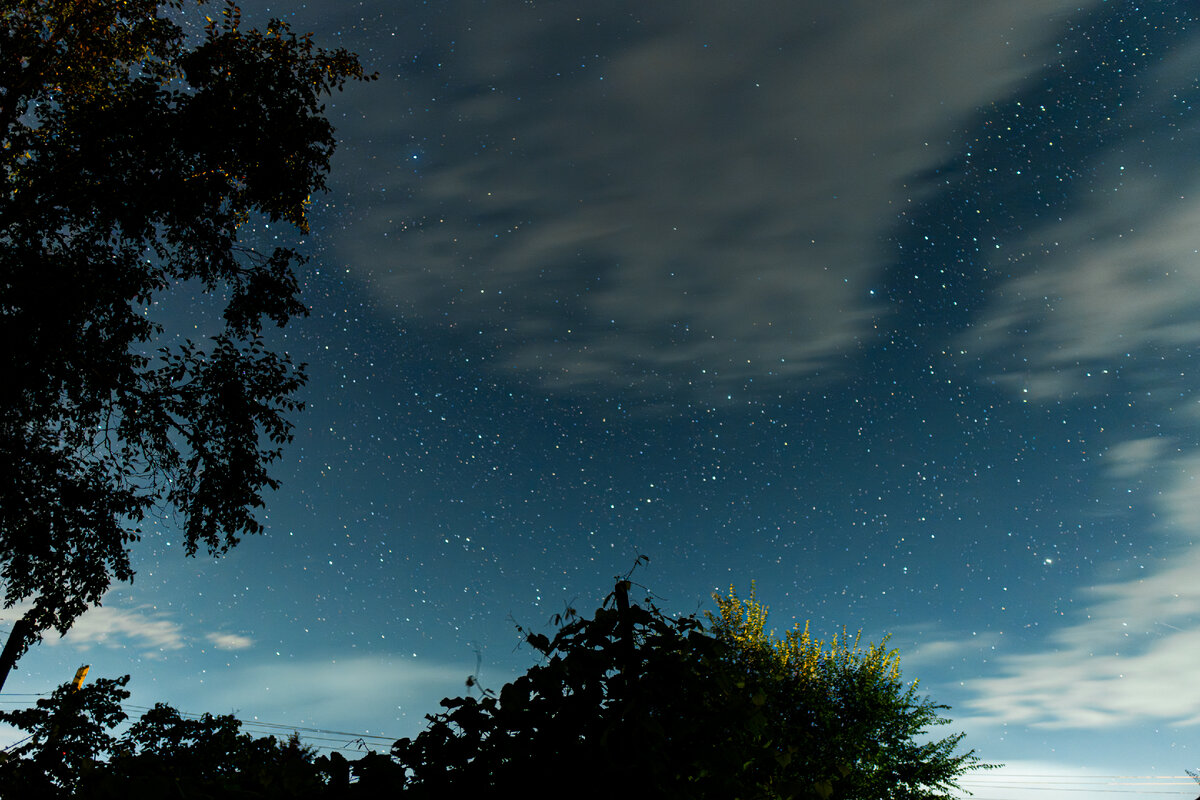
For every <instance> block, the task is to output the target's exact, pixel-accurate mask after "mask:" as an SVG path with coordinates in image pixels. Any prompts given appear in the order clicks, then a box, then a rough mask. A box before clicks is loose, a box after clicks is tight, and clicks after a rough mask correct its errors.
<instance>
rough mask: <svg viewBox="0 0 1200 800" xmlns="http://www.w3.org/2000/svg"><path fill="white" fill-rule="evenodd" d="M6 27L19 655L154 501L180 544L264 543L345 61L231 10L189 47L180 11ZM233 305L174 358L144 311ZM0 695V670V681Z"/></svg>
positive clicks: (44, 17)
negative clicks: (275, 330) (197, 293)
mask: <svg viewBox="0 0 1200 800" xmlns="http://www.w3.org/2000/svg"><path fill="white" fill-rule="evenodd" d="M3 7H4V13H3V14H2V15H0V138H2V142H0V179H2V180H3V190H2V191H0V341H3V342H4V348H3V351H4V356H3V362H0V373H2V380H0V579H2V582H3V584H4V595H3V600H4V603H5V607H12V606H13V605H15V604H17V603H20V602H23V601H30V602H32V609H31V610H30V611H29V612H28V613H27V614H26V615H25V617H24V619H25V620H26V621H27V622H28V625H27V626H24V627H23V628H22V630H23V631H26V632H27V635H26V636H25V641H23V642H21V643H20V645H21V646H20V648H19V651H20V652H23V651H24V649H25V648H26V647H28V645H29V644H30V643H31V642H32V641H34V640H35V639H36V637H37V635H39V634H40V633H42V632H43V631H46V630H49V629H51V628H55V629H57V630H59V631H60V632H65V631H66V630H67V629H68V628H69V627H70V625H71V623H72V622H73V621H74V620H75V619H76V618H77V617H78V616H79V614H81V613H82V612H83V611H84V610H85V609H86V608H87V607H88V606H90V605H92V604H94V603H97V602H99V600H100V597H101V596H102V595H103V593H104V592H105V590H107V589H108V587H109V585H110V582H111V581H112V580H113V579H116V580H121V581H128V580H130V579H132V577H133V572H132V569H131V567H130V560H129V547H130V544H131V543H132V542H133V541H134V540H136V539H137V538H138V536H139V533H140V531H139V528H138V523H139V521H141V520H142V519H143V518H144V516H145V515H146V513H147V512H148V511H150V510H151V509H152V508H155V507H163V508H165V509H170V510H172V511H173V512H174V513H176V514H177V515H178V516H179V519H180V520H181V522H182V526H183V536H184V544H185V548H186V550H187V552H188V554H190V555H194V554H195V553H196V551H197V549H198V548H201V547H203V548H205V549H207V550H208V551H210V552H212V553H213V554H219V553H221V552H223V551H225V550H226V549H228V548H229V547H231V546H233V545H235V544H236V543H237V542H238V540H239V537H241V536H243V535H245V534H251V533H256V532H259V531H260V530H261V529H262V525H261V523H260V522H258V520H257V519H256V517H255V512H254V509H256V508H257V507H260V506H261V505H262V504H263V492H264V490H265V489H273V488H275V486H276V482H275V480H274V479H273V478H272V477H271V476H270V475H269V473H268V470H267V468H268V466H269V465H270V464H271V462H273V461H275V460H276V459H277V458H278V457H279V455H280V449H279V448H280V446H281V445H282V444H284V443H286V442H287V441H289V440H290V438H291V424H290V423H289V421H288V420H287V416H286V415H287V414H288V412H292V411H294V410H296V409H297V408H298V406H299V403H298V402H297V399H296V392H297V390H298V389H299V388H300V387H301V385H302V384H303V381H304V373H303V365H297V364H294V363H293V362H292V361H291V360H290V358H289V357H288V356H287V354H286V353H278V352H274V351H273V350H272V349H270V348H269V347H268V346H267V344H266V343H265V342H264V338H263V328H264V324H265V323H266V322H270V323H274V324H276V325H283V324H285V323H286V322H287V321H288V320H289V319H290V318H292V317H294V316H296V315H303V314H305V313H306V310H305V307H304V305H303V304H302V303H301V302H300V299H299V297H298V284H297V278H296V274H295V271H294V268H295V267H296V265H298V264H299V263H300V262H301V258H300V256H299V255H298V254H297V253H296V252H295V251H294V250H292V249H290V248H288V247H276V248H273V249H271V250H269V251H267V252H259V251H256V250H254V249H252V248H251V247H249V246H247V244H246V243H245V242H244V241H242V240H241V239H240V238H239V237H240V236H241V230H242V228H243V226H244V225H245V224H246V223H247V222H248V221H251V220H253V219H258V220H262V221H267V222H271V223H274V222H281V223H287V224H290V225H291V226H294V227H295V228H297V229H299V230H300V231H305V230H306V229H307V221H306V217H305V211H306V208H307V206H308V204H309V202H310V197H311V195H312V194H313V193H314V192H317V191H320V190H322V189H323V188H324V186H325V174H326V172H327V171H328V168H329V159H330V156H331V154H332V152H333V147H334V137H333V129H332V127H331V126H330V123H329V122H328V120H327V119H326V118H325V116H324V113H323V112H324V107H323V106H322V105H321V102H322V97H323V96H324V95H327V94H329V93H330V92H332V91H334V90H336V89H340V88H341V87H342V85H343V84H344V83H345V81H347V80H351V79H362V78H364V77H365V76H364V75H363V70H362V68H361V66H360V65H359V63H358V61H357V59H356V58H355V57H354V56H353V55H352V54H350V53H347V52H346V51H344V50H337V51H326V50H322V49H320V48H318V47H316V46H315V45H314V44H313V43H312V42H311V41H310V40H309V38H308V37H302V36H297V35H295V34H294V33H292V32H291V31H290V30H289V29H288V27H287V26H286V25H285V24H283V23H281V22H277V21H275V22H271V23H269V24H268V25H267V27H266V29H265V30H264V31H256V30H246V29H243V28H242V27H241V22H240V13H239V12H238V10H237V8H236V7H234V6H232V5H227V6H226V7H225V8H224V9H223V10H222V11H221V12H220V13H215V12H214V13H215V17H216V19H214V20H210V22H209V24H208V27H207V30H206V31H205V33H204V36H203V37H202V39H201V40H200V41H199V42H198V43H196V44H195V46H189V43H188V42H187V40H186V39H185V36H184V32H183V30H182V29H181V27H180V26H179V25H178V24H176V22H174V21H172V20H171V19H170V18H169V16H168V14H174V16H175V17H178V16H179V15H180V14H181V13H184V10H183V4H182V2H180V0H169V1H167V2H160V0H122V2H112V1H111V0H8V2H5V3H4V4H3ZM183 284H188V285H190V286H193V287H197V288H198V289H200V290H202V291H204V292H206V293H208V294H209V295H211V296H212V298H213V302H214V303H216V302H218V301H217V298H223V299H222V300H221V301H220V302H221V304H222V305H221V307H222V308H223V322H222V323H220V324H219V328H220V329H219V331H218V332H217V333H215V335H213V336H212V337H211V338H209V339H207V340H204V341H184V342H182V343H177V344H170V345H169V346H164V345H163V343H161V342H159V341H157V340H159V339H160V337H161V335H162V333H163V327H162V325H161V323H160V322H159V321H156V320H155V319H154V318H153V317H152V316H151V314H152V312H153V310H154V309H153V305H154V302H155V299H156V298H158V297H159V296H160V295H161V294H162V293H163V292H165V291H167V290H169V289H171V288H172V287H178V286H180V285H183ZM0 680H2V678H0Z"/></svg>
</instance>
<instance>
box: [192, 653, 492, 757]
mask: <svg viewBox="0 0 1200 800" xmlns="http://www.w3.org/2000/svg"><path fill="white" fill-rule="evenodd" d="M470 672H471V670H470V669H469V665H467V664H463V665H453V664H442V663H434V662H429V663H426V662H423V661H418V660H416V659H411V658H406V657H403V656H387V655H378V656H352V657H347V658H338V659H297V660H291V659H289V660H287V661H282V660H281V661H278V662H270V661H265V662H259V663H253V664H240V665H238V666H235V667H233V668H231V669H230V670H229V671H227V672H225V673H223V677H222V678H221V680H219V681H210V682H209V683H207V684H206V685H205V686H204V687H197V686H189V687H188V688H187V692H188V693H189V694H190V695H191V696H192V697H191V699H190V700H189V702H192V703H195V704H196V706H197V707H201V708H208V709H236V710H237V714H238V716H239V717H240V718H241V719H246V720H250V719H255V718H257V719H264V720H290V721H292V722H293V723H295V724H304V725H317V726H322V727H326V726H327V727H339V728H342V729H347V730H356V731H359V732H363V733H372V734H383V735H388V736H395V737H400V736H414V735H416V734H417V733H418V732H419V731H420V730H422V729H423V728H424V723H425V719H424V715H425V714H426V713H432V712H436V711H438V710H439V709H438V707H437V701H436V699H434V698H441V697H447V696H457V695H460V694H462V692H463V681H464V678H465V677H466V676H467V675H468V674H469V673H470ZM350 720H353V722H350ZM346 726H351V727H346Z"/></svg>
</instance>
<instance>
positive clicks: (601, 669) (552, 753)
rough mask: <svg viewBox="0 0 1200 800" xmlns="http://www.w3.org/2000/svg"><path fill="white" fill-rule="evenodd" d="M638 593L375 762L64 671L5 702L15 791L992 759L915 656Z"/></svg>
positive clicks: (696, 774) (501, 793)
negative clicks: (940, 734)
mask: <svg viewBox="0 0 1200 800" xmlns="http://www.w3.org/2000/svg"><path fill="white" fill-rule="evenodd" d="M630 588H631V584H630V582H629V581H628V580H621V581H619V582H618V583H617V585H616V587H615V589H614V591H613V593H612V594H611V595H609V597H608V599H607V600H606V601H605V603H604V605H603V606H602V607H601V608H599V609H597V610H596V612H595V614H594V615H593V616H592V617H591V618H582V617H579V616H577V615H575V614H574V612H568V613H567V614H566V615H565V616H561V617H559V619H558V623H559V625H560V627H559V628H558V630H557V631H556V632H555V634H554V637H553V638H552V639H551V638H549V637H547V636H546V635H544V634H540V633H526V636H525V641H526V642H528V644H529V645H530V646H532V647H533V648H534V649H535V650H536V651H537V652H538V653H539V654H540V655H541V657H542V658H541V663H539V664H537V665H535V666H534V667H532V668H531V669H530V670H529V671H528V672H527V673H526V674H525V675H523V676H521V677H519V678H517V679H516V680H514V681H513V682H512V683H509V684H506V685H505V686H504V687H503V688H502V689H501V690H500V692H499V693H498V694H496V693H493V692H488V691H484V692H482V696H481V697H478V698H477V697H474V696H466V697H458V698H453V699H446V700H443V701H442V706H443V707H444V708H445V711H443V712H442V713H439V714H436V715H430V716H429V718H428V719H429V724H428V726H427V727H426V729H425V730H424V731H423V732H422V733H420V734H419V735H418V736H417V737H416V738H414V739H401V740H400V741H398V742H396V743H395V744H394V745H393V747H392V750H391V752H390V753H388V754H383V753H370V754H368V755H367V756H366V757H365V758H362V759H360V760H356V761H347V760H346V759H345V758H343V757H342V756H341V755H339V754H337V753H334V754H332V755H329V756H317V755H315V753H314V752H313V751H311V750H308V749H306V748H305V747H303V746H302V745H301V744H300V743H299V741H298V740H297V739H296V738H295V737H293V738H292V739H290V740H288V741H285V742H280V741H278V740H276V739H274V738H264V739H254V738H252V737H250V736H248V735H246V734H242V733H239V730H238V723H237V721H236V720H234V719H233V718H231V717H212V716H205V717H203V718H201V719H198V720H197V719H187V718H183V717H181V716H180V714H179V713H178V712H177V711H175V710H174V709H172V708H170V707H168V706H164V705H159V706H156V707H155V708H154V709H152V710H151V711H149V712H147V713H146V714H145V715H143V716H142V718H141V719H140V720H139V721H137V722H136V723H134V724H133V725H132V726H130V727H129V728H128V729H127V730H125V731H124V733H122V734H121V735H120V736H119V737H114V736H113V734H112V733H111V732H110V731H111V730H112V729H113V728H114V727H116V726H117V725H118V724H120V723H121V722H122V721H123V720H124V718H125V715H124V713H123V712H121V710H120V701H121V700H122V699H124V698H125V697H127V696H128V692H126V691H125V689H124V688H122V687H123V686H124V685H125V683H126V682H127V680H128V676H126V677H124V678H120V679H118V680H99V681H96V682H95V683H94V684H92V685H90V686H86V685H85V686H84V687H83V688H80V689H78V690H72V688H71V687H70V686H69V685H68V686H64V687H62V688H60V689H58V690H56V691H55V692H54V694H53V695H52V696H50V697H49V698H46V699H44V700H41V701H39V702H38V704H37V707H36V708H32V709H27V710H23V711H13V712H0V722H6V723H8V724H10V725H15V726H17V727H19V728H21V729H22V730H24V731H27V732H28V733H29V734H30V736H29V738H28V739H27V740H26V741H25V742H24V743H22V744H21V745H20V746H18V747H16V748H14V749H12V750H11V751H10V752H9V754H8V757H7V759H6V760H5V761H3V762H0V797H3V798H5V800H7V798H10V797H11V798H18V797H19V798H55V799H58V798H92V797H95V798H110V797H111V798H117V797H121V798H129V799H130V800H133V799H134V798H142V797H146V798H159V797H178V798H197V799H198V798H217V797H239V798H247V800H248V799H249V798H333V797H337V798H341V797H346V798H356V797H357V798H375V797H392V796H395V795H397V794H403V795H404V796H408V797H412V798H425V797H429V798H445V797H518V796H522V797H559V796H563V795H569V796H572V797H580V798H602V797H604V798H607V797H614V796H626V797H627V796H632V797H662V798H713V799H714V800H717V799H720V800H732V799H733V798H746V800H768V799H771V800H774V799H776V798H779V799H780V800H782V799H783V798H796V799H797V800H800V799H801V798H814V799H816V800H883V799H884V798H889V799H890V800H909V799H911V800H917V799H918V798H941V797H949V796H950V794H949V792H950V790H951V789H952V788H953V787H954V785H955V780H956V778H957V777H959V776H961V775H962V774H963V773H965V772H967V771H969V770H971V769H976V768H979V767H981V766H983V765H981V764H979V763H978V761H977V759H976V758H975V757H974V754H973V753H972V752H965V753H959V752H956V748H957V746H958V744H959V742H960V740H961V738H962V736H961V734H958V735H952V736H949V737H946V738H942V739H935V738H932V737H929V736H927V735H926V734H927V732H928V730H929V729H930V728H931V727H932V726H935V725H938V724H941V723H942V722H943V720H942V719H941V718H940V717H939V714H938V712H939V711H940V710H941V709H943V708H944V707H943V706H938V705H935V704H934V703H933V702H932V701H930V700H928V699H925V698H921V697H918V696H917V694H916V686H915V684H909V685H907V686H906V685H905V684H904V682H903V681H902V680H901V678H900V673H899V663H898V661H897V655H896V653H895V651H892V650H886V649H884V648H883V647H880V646H874V645H872V646H869V647H862V646H860V644H859V642H858V641H857V640H853V641H851V640H849V639H847V638H845V636H844V635H843V636H842V637H836V638H835V639H834V641H833V642H830V643H826V642H822V641H818V640H816V639H813V638H811V637H810V636H809V635H808V631H807V629H805V630H803V631H801V630H793V631H790V632H789V633H787V634H786V635H785V636H784V637H783V638H782V639H777V638H775V637H773V636H772V635H770V634H768V633H767V632H766V630H765V627H764V626H765V622H766V609H765V608H764V607H762V606H761V605H759V604H758V603H757V602H756V601H755V600H754V597H753V595H751V598H750V600H748V601H743V600H740V599H739V598H738V597H737V596H736V595H734V594H733V593H731V594H730V595H729V597H727V598H720V597H718V598H716V600H717V605H718V608H719V614H716V615H710V617H709V620H708V625H707V626H706V625H705V623H704V622H702V621H701V620H700V619H699V618H697V617H696V616H694V615H693V616H686V617H680V618H677V619H673V618H670V617H667V616H665V615H664V614H663V613H662V612H661V611H660V610H659V609H658V608H657V607H655V605H654V604H653V602H652V601H651V600H650V599H649V598H647V599H646V600H645V601H644V602H643V603H642V604H639V603H635V602H630V599H629V591H630Z"/></svg>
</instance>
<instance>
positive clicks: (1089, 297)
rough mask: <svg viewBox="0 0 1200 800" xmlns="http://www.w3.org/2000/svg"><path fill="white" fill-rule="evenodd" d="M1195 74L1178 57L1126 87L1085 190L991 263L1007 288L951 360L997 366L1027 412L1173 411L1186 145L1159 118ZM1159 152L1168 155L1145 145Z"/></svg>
mask: <svg viewBox="0 0 1200 800" xmlns="http://www.w3.org/2000/svg"><path fill="white" fill-rule="evenodd" d="M1197 69H1200V48H1198V47H1197V46H1196V45H1195V44H1192V45H1190V46H1186V47H1180V48H1179V49H1178V50H1176V51H1175V52H1173V53H1172V54H1171V56H1170V57H1169V58H1167V59H1165V60H1164V61H1163V62H1162V63H1161V64H1159V65H1158V66H1157V67H1156V68H1155V69H1153V70H1151V71H1149V72H1148V74H1145V75H1141V76H1139V77H1137V78H1131V79H1130V81H1131V83H1135V85H1136V87H1137V88H1136V91H1129V92H1127V93H1126V94H1125V97H1126V99H1127V101H1128V102H1125V103H1123V104H1120V106H1121V107H1120V108H1115V109H1112V113H1113V115H1114V125H1119V126H1120V128H1121V129H1122V131H1124V133H1123V136H1122V138H1121V140H1120V141H1119V143H1114V144H1113V145H1112V146H1110V147H1109V148H1107V149H1104V150H1101V151H1100V152H1098V153H1095V154H1094V155H1092V156H1091V157H1090V158H1089V159H1088V161H1087V162H1086V163H1084V164H1081V170H1080V171H1081V172H1082V173H1084V174H1086V175H1089V176H1092V178H1091V181H1090V183H1089V182H1088V181H1080V182H1079V183H1078V187H1077V189H1076V193H1077V196H1076V197H1074V198H1072V202H1071V203H1069V204H1067V205H1066V206H1064V211H1065V213H1064V214H1063V216H1062V217H1059V218H1056V219H1053V218H1049V219H1047V218H1044V219H1043V220H1042V222H1041V223H1040V224H1039V223H1038V222H1037V221H1036V219H1033V220H1030V224H1029V225H1027V226H1025V230H1026V231H1027V233H1025V234H1021V235H1018V236H1017V238H1016V239H1015V240H1012V241H1006V242H1005V246H1004V247H1003V248H1002V249H1000V250H996V251H995V252H994V253H993V256H992V259H991V260H992V267H993V271H995V272H999V273H1004V274H1011V275H1012V277H1011V279H1009V280H1007V281H1005V282H1004V283H1002V284H1001V285H1000V286H999V287H998V288H997V289H996V290H995V291H994V292H993V293H992V295H991V296H990V298H989V301H988V306H987V307H986V309H985V310H984V312H983V313H982V314H980V315H979V317H978V319H977V320H976V323H975V325H974V327H973V328H972V330H971V332H970V334H969V335H968V336H964V337H963V339H962V347H963V348H964V349H967V350H969V351H971V352H974V353H975V354H976V355H977V356H986V357H987V358H989V360H991V361H992V362H994V363H997V364H998V365H1002V371H1001V372H999V373H997V374H996V375H994V377H995V378H996V379H997V380H999V382H1001V383H1003V384H1006V385H1008V386H1010V387H1012V388H1013V389H1014V390H1016V391H1018V392H1020V393H1021V394H1023V395H1024V396H1026V397H1027V399H1031V400H1036V399H1051V398H1063V397H1070V396H1072V395H1097V394H1110V393H1113V392H1126V393H1130V394H1134V393H1136V394H1137V396H1138V399H1139V401H1143V402H1144V401H1145V399H1146V398H1147V397H1151V398H1152V397H1154V396H1155V394H1156V393H1162V392H1163V390H1165V389H1170V390H1171V394H1170V395H1169V396H1166V397H1164V399H1165V400H1166V405H1168V406H1170V407H1171V409H1172V410H1177V409H1180V408H1183V407H1185V406H1186V405H1187V403H1186V402H1183V401H1182V399H1181V398H1182V397H1185V396H1187V395H1189V394H1191V393H1192V392H1193V389H1192V387H1190V386H1189V385H1188V384H1187V382H1186V380H1185V375H1186V369H1185V368H1184V365H1185V364H1186V360H1187V359H1188V358H1190V356H1191V354H1192V352H1193V351H1194V349H1195V348H1196V346H1197V345H1200V309H1197V305H1196V303H1195V298H1196V297H1197V296H1200V227H1198V226H1197V225H1196V219H1197V218H1198V216H1200V182H1197V180H1196V177H1195V170H1194V169H1191V166H1192V164H1191V158H1192V153H1193V152H1194V147H1195V145H1196V144H1197V142H1198V141H1200V140H1198V138H1197V136H1196V133H1195V132H1194V131H1190V130H1181V129H1179V127H1178V126H1177V125H1176V123H1175V122H1174V120H1173V117H1172V116H1171V114H1170V113H1169V109H1171V108H1172V107H1173V106H1174V104H1176V103H1177V96H1178V92H1180V91H1185V90H1186V88H1185V87H1188V86H1190V85H1191V83H1192V81H1193V80H1194V76H1195V74H1196V70H1197ZM1164 139H1169V140H1170V141H1173V142H1175V144H1174V145H1172V146H1171V147H1169V148H1164V147H1156V146H1155V144H1154V143H1155V142H1158V141H1161V140H1164ZM1080 187H1084V188H1080ZM1060 213H1061V212H1060ZM1147 390H1149V392H1150V394H1149V395H1147ZM1181 390H1182V395H1181ZM1192 405H1194V398H1193V400H1192Z"/></svg>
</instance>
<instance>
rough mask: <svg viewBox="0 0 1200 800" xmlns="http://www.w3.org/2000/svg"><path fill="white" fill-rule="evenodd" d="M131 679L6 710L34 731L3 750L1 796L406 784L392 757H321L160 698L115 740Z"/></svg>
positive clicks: (362, 798)
mask: <svg viewBox="0 0 1200 800" xmlns="http://www.w3.org/2000/svg"><path fill="white" fill-rule="evenodd" d="M128 680H129V676H128V675H126V676H123V677H121V678H118V679H116V680H110V679H101V680H98V681H96V682H94V683H93V684H91V685H88V686H84V687H83V688H82V689H79V690H77V691H76V690H72V688H71V687H70V686H69V685H65V686H62V687H60V688H59V689H57V690H55V691H54V692H53V693H52V694H51V696H50V697H48V698H43V699H42V700H39V701H38V703H37V706H36V707H35V708H31V709H24V710H19V711H0V722H6V723H8V724H10V725H14V726H15V727H18V728H20V729H22V730H25V731H28V732H29V734H30V735H29V736H28V737H27V738H26V740H25V741H24V742H23V743H22V744H20V745H18V746H17V747H14V748H12V749H11V750H10V751H9V752H8V753H6V754H0V800H10V798H11V800H17V799H18V798H19V799H20V800H73V799H75V798H80V799H82V798H87V799H88V800H158V798H163V797H174V798H179V799H180V800H218V799H221V800H223V799H224V798H239V799H240V800H284V799H285V798H286V799H287V800H335V799H336V800H343V799H345V800H374V799H375V798H383V797H393V796H394V795H395V793H396V791H398V790H399V789H400V787H401V785H402V783H403V779H404V775H403V772H402V771H401V770H400V769H399V768H398V767H397V766H396V765H395V764H394V763H393V762H392V760H391V759H390V758H389V757H388V756H386V755H382V754H378V753H368V754H367V755H366V756H364V757H363V758H360V759H358V760H355V761H350V760H348V759H346V758H345V757H343V756H342V755H341V754H340V753H337V752H334V753H332V754H330V755H328V756H317V755H316V754H315V752H314V751H313V750H311V749H310V748H307V747H305V746H304V745H302V744H301V743H300V741H299V739H298V737H296V736H295V735H294V734H293V735H292V736H291V737H289V738H288V739H286V740H284V741H280V740H278V739H276V738H275V737H263V738H254V737H252V736H250V735H249V734H247V733H244V732H242V731H241V723H240V722H239V721H238V720H237V719H235V718H234V717H232V716H227V715H222V716H213V715H211V714H205V715H203V716H201V717H199V718H189V717H185V716H183V715H181V714H180V713H179V712H178V711H176V710H175V709H174V708H172V707H170V706H167V705H164V704H161V703H160V704H158V705H156V706H154V707H153V708H152V709H150V710H149V711H147V712H146V713H145V714H143V715H142V716H141V718H140V719H139V720H138V721H137V722H135V723H133V724H132V725H130V726H129V727H128V728H127V729H126V731H125V732H124V733H123V734H122V735H121V736H119V737H117V736H113V735H112V733H111V730H112V729H113V728H115V727H117V726H118V725H120V724H121V723H122V722H123V721H124V720H125V719H126V715H125V713H124V712H123V711H122V710H121V702H122V701H123V700H125V699H126V698H128V696H129V692H128V691H127V690H125V689H124V686H125V685H126V683H127V682H128Z"/></svg>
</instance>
